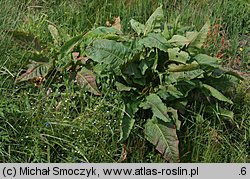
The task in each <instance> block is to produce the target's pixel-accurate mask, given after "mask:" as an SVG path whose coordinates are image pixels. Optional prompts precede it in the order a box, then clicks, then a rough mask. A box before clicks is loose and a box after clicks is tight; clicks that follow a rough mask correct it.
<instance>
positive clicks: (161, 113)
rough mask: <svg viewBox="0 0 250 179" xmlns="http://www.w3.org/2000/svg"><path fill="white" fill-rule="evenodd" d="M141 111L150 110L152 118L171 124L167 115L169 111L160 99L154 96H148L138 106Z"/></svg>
mask: <svg viewBox="0 0 250 179" xmlns="http://www.w3.org/2000/svg"><path fill="white" fill-rule="evenodd" d="M140 107H142V108H143V109H149V108H151V109H152V112H153V116H155V117H157V118H159V119H161V120H163V121H165V122H172V119H171V118H170V117H169V115H168V111H169V109H168V108H167V107H166V106H165V104H164V103H163V102H162V100H161V99H160V97H159V96H158V95H156V94H150V95H149V96H147V97H146V101H145V102H142V103H141V104H140Z"/></svg>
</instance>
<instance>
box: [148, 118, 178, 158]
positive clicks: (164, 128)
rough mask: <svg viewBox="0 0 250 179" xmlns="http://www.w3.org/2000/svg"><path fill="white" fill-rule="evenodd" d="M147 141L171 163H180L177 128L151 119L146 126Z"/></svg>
mask: <svg viewBox="0 0 250 179" xmlns="http://www.w3.org/2000/svg"><path fill="white" fill-rule="evenodd" d="M145 135H146V139H147V140H148V141H149V142H151V143H152V144H153V145H155V147H156V150H158V151H159V152H160V153H161V154H162V155H163V157H164V158H165V159H166V160H167V161H169V162H179V161H180V159H179V149H178V145H179V140H178V137H177V134H176V128H175V126H173V125H172V126H171V124H169V123H166V122H163V121H161V120H158V119H156V118H153V119H150V120H149V121H148V122H147V123H146V125H145Z"/></svg>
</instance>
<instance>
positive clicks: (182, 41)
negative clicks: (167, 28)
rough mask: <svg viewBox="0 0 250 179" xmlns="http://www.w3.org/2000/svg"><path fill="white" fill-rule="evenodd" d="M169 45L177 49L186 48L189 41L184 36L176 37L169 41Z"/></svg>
mask: <svg viewBox="0 0 250 179" xmlns="http://www.w3.org/2000/svg"><path fill="white" fill-rule="evenodd" d="M167 42H168V43H169V44H171V45H173V46H176V47H180V48H182V47H184V46H187V45H188V44H189V42H190V41H189V40H188V39H187V38H186V37H184V36H182V35H174V36H173V37H172V38H171V39H170V40H168V41H167Z"/></svg>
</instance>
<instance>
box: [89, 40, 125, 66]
mask: <svg viewBox="0 0 250 179" xmlns="http://www.w3.org/2000/svg"><path fill="white" fill-rule="evenodd" d="M86 54H87V56H88V57H90V58H91V59H92V60H93V61H96V62H99V63H104V64H109V65H111V66H112V67H117V66H119V65H121V64H122V63H124V61H125V59H126V57H127V56H128V55H129V54H130V53H129V49H128V48H127V47H126V46H124V45H123V44H122V43H118V42H116V41H113V40H107V39H98V40H95V41H94V42H93V44H92V45H91V46H88V47H87V48H86Z"/></svg>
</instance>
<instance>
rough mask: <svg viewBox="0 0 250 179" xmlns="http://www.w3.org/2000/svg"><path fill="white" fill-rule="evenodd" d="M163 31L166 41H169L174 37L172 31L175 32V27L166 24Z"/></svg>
mask: <svg viewBox="0 0 250 179" xmlns="http://www.w3.org/2000/svg"><path fill="white" fill-rule="evenodd" d="M163 28H164V29H163V31H162V33H161V34H162V35H163V37H164V38H165V39H167V40H169V39H170V38H171V37H172V31H173V26H171V25H169V24H167V23H164V27H163Z"/></svg>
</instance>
